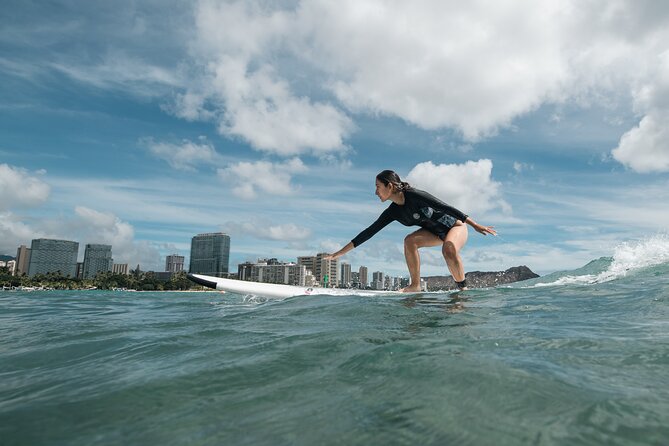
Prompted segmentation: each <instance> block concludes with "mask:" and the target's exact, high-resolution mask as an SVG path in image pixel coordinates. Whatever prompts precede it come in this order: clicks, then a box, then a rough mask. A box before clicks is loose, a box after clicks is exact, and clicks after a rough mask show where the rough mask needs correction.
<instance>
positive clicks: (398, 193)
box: [326, 170, 497, 293]
mask: <svg viewBox="0 0 669 446" xmlns="http://www.w3.org/2000/svg"><path fill="white" fill-rule="evenodd" d="M376 196H378V197H379V199H380V200H381V201H382V202H385V201H387V200H390V201H392V203H391V204H390V206H388V208H387V209H386V210H385V211H383V213H382V214H381V216H379V218H378V219H377V220H376V221H375V222H374V223H372V224H371V225H370V226H369V227H368V228H367V229H365V230H364V231H362V232H361V233H360V234H358V235H357V236H356V237H355V238H354V239H353V240H351V241H350V242H349V243H348V244H347V245H346V246H344V247H343V248H341V249H340V250H339V251H337V252H335V253H332V254H330V255H328V256H326V259H329V260H334V259H336V258H338V257H341V256H342V255H344V254H346V253H347V252H349V251H350V250H352V249H353V248H357V247H358V246H360V245H361V244H363V243H364V242H366V241H367V240H369V239H370V238H372V237H373V236H374V235H375V234H376V233H377V232H379V231H380V230H381V229H383V228H385V227H386V226H387V225H388V224H389V223H391V222H393V221H399V222H400V223H402V224H403V225H405V226H420V229H418V230H417V231H414V232H412V233H411V234H409V235H407V236H406V237H405V238H404V256H405V257H406V262H407V267H408V268H409V274H410V276H411V283H410V284H409V286H408V287H406V288H404V289H402V291H403V292H407V293H415V292H420V291H421V289H420V256H419V254H418V249H419V248H424V247H427V246H440V245H441V253H442V254H443V256H444V259H445V260H446V265H447V266H448V270H449V271H450V272H451V275H452V276H453V280H455V283H456V284H457V286H458V288H459V289H461V290H463V289H466V287H467V283H466V281H465V268H464V265H463V263H462V258H461V257H460V250H461V249H462V247H463V246H464V245H465V243H466V242H467V225H466V224H468V225H470V226H471V227H472V228H474V230H476V232H479V233H481V234H483V235H487V234H492V235H497V232H496V231H495V230H494V227H493V226H483V225H480V224H478V223H476V222H475V221H474V220H472V218H471V217H469V216H468V215H465V214H463V213H462V212H460V211H459V210H457V209H455V208H454V207H452V206H449V205H447V204H446V203H444V202H443V201H441V200H439V199H438V198H436V197H434V196H432V195H430V194H429V193H427V192H425V191H422V190H419V189H416V188H413V187H411V186H410V185H409V183H406V182H404V181H402V180H401V179H400V177H399V175H397V173H395V172H393V171H392V170H384V171H383V172H381V173H379V174H378V175H377V176H376ZM465 223H466V224H465Z"/></svg>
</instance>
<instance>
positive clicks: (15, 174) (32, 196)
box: [0, 164, 50, 211]
mask: <svg viewBox="0 0 669 446" xmlns="http://www.w3.org/2000/svg"><path fill="white" fill-rule="evenodd" d="M49 192H50V188H49V185H48V184H46V183H44V182H43V181H41V180H40V179H39V178H36V177H34V176H31V175H30V173H29V172H28V171H27V170H25V169H21V168H18V167H12V166H10V165H8V164H0V211H3V210H9V209H12V208H14V207H31V206H38V205H41V204H43V203H44V202H45V201H46V200H47V198H48V197H49Z"/></svg>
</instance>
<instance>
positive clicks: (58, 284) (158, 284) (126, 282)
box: [0, 267, 203, 291]
mask: <svg viewBox="0 0 669 446" xmlns="http://www.w3.org/2000/svg"><path fill="white" fill-rule="evenodd" d="M0 286H4V287H19V286H21V287H44V288H53V289H57V290H84V289H92V288H96V289H100V290H111V289H117V288H125V289H128V290H138V291H170V290H172V291H176V290H191V289H192V290H200V289H203V287H201V286H199V285H196V284H194V283H193V282H191V281H190V280H188V278H187V277H186V273H185V272H184V271H181V272H178V273H174V274H172V277H171V278H170V280H168V281H163V280H158V279H157V278H156V275H155V274H154V273H153V272H152V271H147V272H143V271H131V272H130V274H114V273H112V272H101V273H98V274H97V275H96V276H95V277H94V278H92V279H78V278H73V277H69V276H64V275H63V274H62V273H60V272H51V273H47V274H35V275H34V276H33V277H28V276H27V275H26V274H22V275H20V276H12V275H11V274H10V272H9V268H7V267H0Z"/></svg>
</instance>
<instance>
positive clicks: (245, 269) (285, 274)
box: [237, 259, 307, 286]
mask: <svg viewBox="0 0 669 446" xmlns="http://www.w3.org/2000/svg"><path fill="white" fill-rule="evenodd" d="M237 275H238V279H240V280H248V281H251V282H264V283H282V284H285V285H298V286H305V281H306V277H307V268H306V267H305V266H304V265H297V264H295V263H283V262H279V261H278V260H277V259H258V263H251V262H245V263H241V264H239V266H238V273H237Z"/></svg>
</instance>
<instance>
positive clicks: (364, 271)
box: [358, 266, 369, 288]
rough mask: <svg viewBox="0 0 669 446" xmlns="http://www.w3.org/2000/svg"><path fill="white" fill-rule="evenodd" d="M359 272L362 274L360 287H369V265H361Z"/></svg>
mask: <svg viewBox="0 0 669 446" xmlns="http://www.w3.org/2000/svg"><path fill="white" fill-rule="evenodd" d="M358 274H359V275H360V288H367V285H368V284H369V278H368V277H367V267H366V266H361V267H360V269H358Z"/></svg>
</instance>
